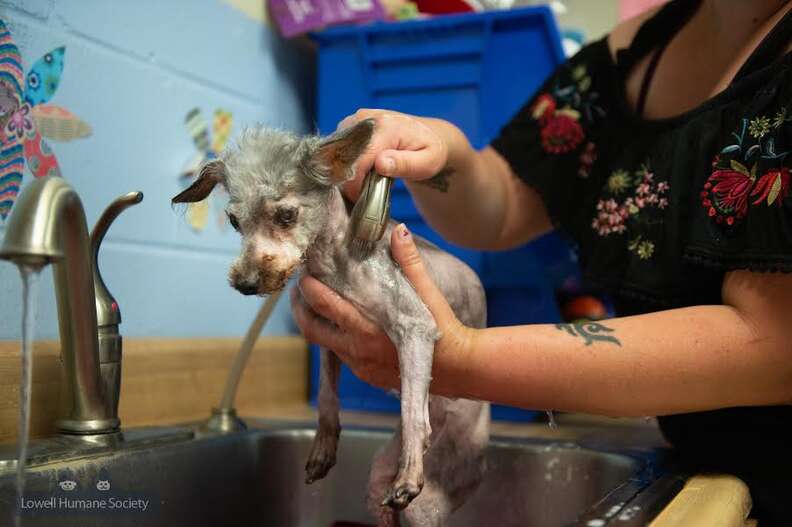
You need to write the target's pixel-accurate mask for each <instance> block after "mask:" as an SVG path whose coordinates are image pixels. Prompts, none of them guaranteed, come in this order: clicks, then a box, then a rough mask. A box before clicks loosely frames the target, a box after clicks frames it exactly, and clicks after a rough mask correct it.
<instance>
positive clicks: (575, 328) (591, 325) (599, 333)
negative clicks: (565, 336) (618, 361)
mask: <svg viewBox="0 0 792 527" xmlns="http://www.w3.org/2000/svg"><path fill="white" fill-rule="evenodd" d="M555 327H556V329H557V330H559V331H566V332H567V333H569V334H570V335H571V336H573V337H580V338H582V339H583V340H584V341H585V342H586V346H591V343H592V342H594V341H595V340H596V341H600V342H611V343H613V344H616V345H617V346H619V347H621V342H619V339H617V338H616V337H614V336H613V335H605V334H604V333H613V332H614V329H612V328H609V327H607V326H603V325H602V324H600V323H599V322H590V321H583V322H574V323H572V324H556V325H555Z"/></svg>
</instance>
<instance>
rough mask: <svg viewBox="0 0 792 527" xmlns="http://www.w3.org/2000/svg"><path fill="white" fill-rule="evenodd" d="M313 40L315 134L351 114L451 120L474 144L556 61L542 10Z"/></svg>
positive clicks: (376, 27) (557, 47) (559, 55)
mask: <svg viewBox="0 0 792 527" xmlns="http://www.w3.org/2000/svg"><path fill="white" fill-rule="evenodd" d="M314 38H315V39H316V40H317V42H318V43H319V56H318V61H317V68H318V79H317V81H318V91H317V97H318V99H317V110H318V124H319V129H320V131H321V132H322V133H330V132H332V131H334V130H335V129H336V125H337V124H338V122H339V121H340V120H341V119H343V118H344V117H346V116H347V115H349V114H351V113H353V112H355V111H356V110H357V109H359V108H366V107H367V108H386V109H391V110H398V111H401V112H407V113H412V114H415V115H423V116H431V117H439V118H442V119H446V120H448V121H451V122H452V123H455V124H456V125H457V126H459V128H460V129H461V130H462V131H463V132H465V134H466V135H467V137H468V138H469V139H470V141H471V143H472V144H473V145H474V146H476V147H483V146H485V145H487V144H489V142H490V141H491V140H492V139H494V138H495V136H496V135H497V134H498V132H499V131H500V128H501V127H502V126H503V125H504V124H505V123H506V122H507V121H508V120H509V119H510V118H511V117H512V116H513V115H514V114H515V113H516V112H517V111H518V110H519V109H520V107H521V106H522V105H523V104H524V103H525V100H526V96H527V95H529V94H531V93H533V92H534V91H536V89H538V88H539V86H540V85H541V83H542V82H543V81H544V79H545V78H546V77H547V76H548V75H549V74H550V73H551V72H552V71H553V70H554V69H555V68H556V66H558V64H560V63H561V62H562V61H563V59H564V54H563V50H562V48H561V41H560V38H559V34H558V29H557V27H556V24H555V20H554V19H553V16H552V13H551V12H550V10H549V9H548V8H547V7H544V6H543V7H529V8H523V9H513V10H508V11H490V12H485V13H475V14H463V15H452V16H443V17H437V18H432V19H426V20H418V21H411V22H399V23H385V22H380V23H374V24H369V25H363V26H346V27H335V28H330V29H327V30H325V31H322V32H320V33H316V34H315V35H314Z"/></svg>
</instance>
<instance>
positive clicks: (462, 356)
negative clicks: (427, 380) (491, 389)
mask: <svg viewBox="0 0 792 527" xmlns="http://www.w3.org/2000/svg"><path fill="white" fill-rule="evenodd" d="M480 333H481V330H479V329H475V328H471V327H468V326H465V325H463V324H459V327H458V328H457V329H455V330H454V331H452V332H448V334H446V335H443V337H442V338H441V339H440V340H439V341H438V342H437V344H436V345H435V352H434V361H433V365H432V388H431V391H432V393H435V394H438V395H444V396H446V397H466V396H469V395H470V391H469V390H468V388H470V386H469V383H470V382H471V380H472V379H471V377H470V366H471V364H472V363H473V354H474V353H475V350H476V340H477V339H478V338H479V334H480Z"/></svg>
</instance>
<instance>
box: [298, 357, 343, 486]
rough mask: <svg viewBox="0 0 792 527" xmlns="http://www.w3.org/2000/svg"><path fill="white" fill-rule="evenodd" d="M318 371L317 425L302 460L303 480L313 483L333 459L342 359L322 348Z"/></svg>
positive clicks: (337, 427)
mask: <svg viewBox="0 0 792 527" xmlns="http://www.w3.org/2000/svg"><path fill="white" fill-rule="evenodd" d="M319 354H320V356H321V365H320V372H319V396H318V398H317V406H318V407H319V429H318V430H317V431H316V436H314V441H313V446H312V447H311V454H310V455H309V456H308V462H307V463H306V464H305V482H306V483H313V482H314V481H316V480H319V479H322V478H323V477H325V476H326V475H327V473H328V472H329V471H330V469H331V468H333V465H335V462H336V450H337V449H338V435H339V434H340V433H341V424H340V422H339V420H338V411H339V403H338V373H339V368H340V367H341V362H340V361H339V359H338V357H337V356H336V354H335V353H333V352H332V351H330V350H328V349H325V348H321V350H320V351H319Z"/></svg>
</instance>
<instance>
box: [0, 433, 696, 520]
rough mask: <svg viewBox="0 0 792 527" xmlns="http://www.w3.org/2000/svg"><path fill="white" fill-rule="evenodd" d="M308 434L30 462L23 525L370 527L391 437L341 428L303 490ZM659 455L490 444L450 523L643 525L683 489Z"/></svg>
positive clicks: (203, 440)
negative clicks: (370, 484) (333, 455)
mask: <svg viewBox="0 0 792 527" xmlns="http://www.w3.org/2000/svg"><path fill="white" fill-rule="evenodd" d="M313 435H314V429H313V428H312V426H308V425H305V426H302V425H301V426H296V425H295V424H293V423H292V424H286V423H281V424H278V423H266V424H262V425H261V426H258V427H256V428H253V429H249V430H246V431H243V432H238V433H233V434H228V435H200V434H198V435H196V436H195V437H193V438H191V439H183V440H180V441H170V442H166V443H163V444H158V445H147V446H146V447H145V448H141V447H137V448H124V447H123V445H122V446H120V447H119V446H115V447H113V448H110V449H108V450H106V451H102V452H93V453H91V454H90V455H84V456H80V457H77V458H73V459H61V460H52V459H48V460H46V462H43V463H39V464H36V463H34V465H33V466H32V467H31V468H30V469H29V470H28V477H27V483H26V487H25V503H26V508H25V509H24V510H23V516H22V526H23V527H28V526H30V527H32V526H45V525H46V526H52V525H58V526H61V525H63V526H72V525H74V526H78V525H79V526H81V527H85V526H94V525H95V526H106V525H113V526H127V525H145V526H160V525H162V526H181V525H184V526H190V527H201V526H212V527H215V526H220V525H222V526H235V525H239V526H246V527H253V526H277V527H291V526H300V527H308V526H311V527H313V526H317V527H318V526H321V527H330V526H332V525H333V524H334V523H336V522H338V523H337V524H338V525H342V524H343V522H348V523H357V524H364V525H365V524H370V525H373V521H372V518H371V517H370V516H369V514H368V512H367V510H366V507H365V499H364V498H365V489H366V482H367V479H368V470H369V465H370V462H371V459H372V457H373V455H374V453H375V452H376V451H377V449H378V448H379V447H380V446H382V445H383V444H384V443H385V442H386V441H387V439H388V438H389V437H390V431H388V430H381V429H369V428H348V429H344V431H343V432H342V435H341V441H340V445H339V452H338V463H337V465H336V466H335V468H334V469H333V470H332V471H331V472H330V474H329V476H328V477H327V478H326V479H325V480H323V481H320V482H318V483H314V484H313V485H310V486H309V485H305V484H304V482H303V480H304V471H303V467H304V465H305V460H306V459H307V456H308V451H309V448H310V446H311V441H312V438H313ZM656 454H657V452H655V451H643V452H641V451H636V452H628V451H620V452H612V451H607V450H605V449H601V448H586V447H583V446H581V445H578V444H574V443H557V442H552V441H547V440H514V439H498V438H494V439H493V440H492V442H491V444H490V446H489V449H488V452H487V463H488V472H487V476H486V479H485V481H484V482H483V483H482V485H481V487H480V488H479V489H478V491H477V492H476V494H475V495H474V496H473V497H472V498H471V499H470V500H469V501H468V502H467V503H466V504H465V505H464V507H462V508H461V509H460V510H458V511H457V512H456V513H455V514H454V516H453V518H452V520H451V522H450V525H453V526H454V527H456V526H461V527H465V526H476V527H480V526H482V525H498V526H510V525H515V526H516V525H520V526H542V527H552V526H556V525H569V524H579V525H589V526H592V527H597V526H603V525H607V524H608V523H610V522H611V521H616V520H620V521H619V523H618V525H631V524H634V525H641V524H643V523H644V521H645V520H646V518H647V517H646V514H650V513H656V512H658V511H659V510H660V509H661V508H662V506H663V505H664V504H665V502H667V501H668V499H669V498H670V496H671V495H673V493H674V492H675V491H676V489H677V487H678V483H679V482H678V481H677V480H679V481H681V479H679V478H671V480H670V482H669V480H668V476H663V477H660V476H661V475H662V470H661V467H660V466H659V465H658V463H657V455H656ZM14 478H15V476H14V473H13V472H12V471H10V470H6V471H5V472H4V473H3V472H0V518H2V519H0V523H2V524H9V525H10V524H11V523H10V519H11V518H12V515H13V506H12V504H13V503H14ZM66 481H73V482H74V485H72V484H69V483H64V482H66ZM64 487H65V488H64ZM69 487H74V488H73V489H72V490H69ZM657 489H659V491H658V490H657ZM650 490H651V492H650ZM36 500H38V501H36ZM102 503H104V505H102ZM634 503H639V505H634ZM48 504H49V505H48ZM636 522H638V523H636Z"/></svg>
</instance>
